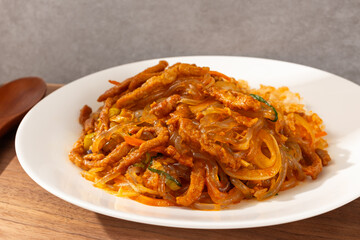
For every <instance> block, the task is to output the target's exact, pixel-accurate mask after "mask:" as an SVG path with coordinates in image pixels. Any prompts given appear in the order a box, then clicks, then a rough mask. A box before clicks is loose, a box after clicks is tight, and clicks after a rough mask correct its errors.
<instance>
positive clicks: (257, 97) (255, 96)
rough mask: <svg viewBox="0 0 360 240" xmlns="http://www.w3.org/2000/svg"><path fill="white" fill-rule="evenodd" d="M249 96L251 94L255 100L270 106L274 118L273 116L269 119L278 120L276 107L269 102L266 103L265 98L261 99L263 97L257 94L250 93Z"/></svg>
mask: <svg viewBox="0 0 360 240" xmlns="http://www.w3.org/2000/svg"><path fill="white" fill-rule="evenodd" d="M250 96H252V97H253V98H254V99H255V100H258V101H259V102H262V103H265V104H266V105H268V106H269V107H271V109H272V110H273V111H274V114H275V118H274V120H271V119H269V120H270V121H272V122H276V121H277V120H278V113H277V111H276V109H275V108H274V107H273V106H272V105H271V104H270V103H268V102H267V101H266V100H265V99H263V98H262V97H260V96H259V95H256V94H250Z"/></svg>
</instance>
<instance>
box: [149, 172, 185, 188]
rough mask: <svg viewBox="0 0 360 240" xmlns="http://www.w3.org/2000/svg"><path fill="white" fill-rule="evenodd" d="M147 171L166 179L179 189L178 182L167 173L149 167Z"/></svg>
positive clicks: (179, 184)
mask: <svg viewBox="0 0 360 240" xmlns="http://www.w3.org/2000/svg"><path fill="white" fill-rule="evenodd" d="M148 169H149V170H150V171H152V172H154V173H157V174H159V175H163V176H165V178H166V179H168V180H171V181H173V182H174V183H175V184H176V185H178V186H179V187H181V183H180V182H179V181H178V180H176V179H175V178H174V177H173V176H171V175H170V174H168V173H167V172H164V171H161V170H159V169H155V168H151V167H148Z"/></svg>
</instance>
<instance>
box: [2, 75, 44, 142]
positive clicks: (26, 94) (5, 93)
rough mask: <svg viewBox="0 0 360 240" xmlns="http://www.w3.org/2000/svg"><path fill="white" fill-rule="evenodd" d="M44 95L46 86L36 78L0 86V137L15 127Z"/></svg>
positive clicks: (23, 79) (27, 78)
mask: <svg viewBox="0 0 360 240" xmlns="http://www.w3.org/2000/svg"><path fill="white" fill-rule="evenodd" d="M45 93H46V84H45V82H44V80H42V79H41V78H37V77H25V78H20V79H17V80H14V81H11V82H9V83H7V84H5V85H3V86H1V87H0V137H2V136H3V135H4V134H5V133H6V132H7V131H9V130H10V129H11V128H13V127H15V126H16V125H17V124H18V123H19V122H20V121H21V119H22V118H23V117H24V115H25V113H26V112H27V111H29V110H30V108H32V107H33V106H34V105H35V104H36V103H37V102H38V101H40V100H41V98H43V97H44V96H45Z"/></svg>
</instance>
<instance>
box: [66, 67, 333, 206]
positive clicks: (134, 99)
mask: <svg viewBox="0 0 360 240" xmlns="http://www.w3.org/2000/svg"><path fill="white" fill-rule="evenodd" d="M110 83H112V84H113V85H114V86H113V87H112V88H110V89H109V90H107V91H106V92H105V93H103V94H102V95H101V96H100V97H99V98H98V101H99V102H103V105H102V107H100V108H99V109H98V110H96V111H94V112H93V111H92V109H91V108H90V107H88V106H84V107H83V108H82V109H81V112H80V118H79V121H80V123H81V124H82V126H83V131H82V134H81V136H80V138H79V140H78V141H77V142H76V143H75V145H74V147H73V149H72V150H71V152H70V154H69V157H70V160H71V161H72V162H73V163H75V164H76V165H77V166H78V167H80V168H81V169H83V170H84V171H83V172H82V174H83V176H84V177H85V178H86V179H88V180H90V181H93V182H94V185H95V186H96V187H99V188H102V189H105V190H106V191H108V192H110V193H112V194H115V195H116V196H121V197H128V198H131V199H134V200H136V201H139V202H141V203H144V204H148V205H153V206H187V207H191V208H195V209H203V210H215V209H221V208H222V207H224V206H226V205H229V204H234V203H238V202H240V201H241V200H243V199H251V198H256V199H258V200H263V199H266V198H269V197H271V196H274V195H276V194H277V193H278V192H279V191H282V190H286V189H288V188H291V187H294V186H295V185H296V184H297V183H298V182H299V181H302V180H304V178H305V177H306V176H310V177H311V178H312V179H316V177H317V176H318V174H319V173H320V172H321V171H322V167H323V166H326V165H327V164H328V162H329V161H330V157H329V155H328V153H327V151H326V150H325V148H326V147H327V142H326V141H325V140H324V139H323V137H324V136H325V135H326V132H325V131H324V126H323V125H322V120H321V119H320V117H319V116H318V115H317V114H316V113H312V112H310V111H306V110H305V109H304V106H303V105H302V104H301V103H300V96H299V95H298V94H295V93H292V92H290V91H289V89H288V88H287V87H281V88H274V87H269V86H260V88H259V89H251V88H250V87H249V86H248V84H247V82H245V81H236V80H235V79H233V78H230V77H228V76H226V75H224V74H222V73H219V72H216V71H211V70H210V69H209V68H207V67H198V66H196V65H190V64H183V63H178V64H175V65H173V66H170V67H168V63H167V62H165V61H160V62H159V64H157V65H156V66H153V67H150V68H148V69H146V70H144V71H143V72H140V73H139V74H137V75H135V76H134V77H131V78H129V79H127V80H125V81H123V82H117V81H112V80H110Z"/></svg>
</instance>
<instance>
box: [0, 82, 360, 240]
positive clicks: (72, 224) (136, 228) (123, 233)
mask: <svg viewBox="0 0 360 240" xmlns="http://www.w3.org/2000/svg"><path fill="white" fill-rule="evenodd" d="M58 87H60V86H59V85H49V87H48V92H51V91H53V90H54V89H56V88H58ZM14 139H15V130H14V131H13V132H10V133H8V134H7V135H5V136H4V137H3V138H2V139H0V143H1V144H0V239H147V240H149V239H196V240H200V239H208V240H211V239H286V240H289V239H292V240H293V239H354V240H355V239H360V198H358V199H356V200H355V201H353V202H351V203H349V204H347V205H345V206H343V207H341V208H339V209H336V210H333V211H331V212H329V213H325V214H322V215H320V216H317V217H313V218H310V219H306V220H302V221H297V222H293V223H288V224H282V225H277V226H271V227H261V228H251V229H232V230H194V229H180V228H167V227H158V226H152V225H146V224H141V223H134V222H129V221H125V220H120V219H116V218H112V217H108V216H104V215H101V214H98V213H94V212H91V211H88V210H85V209H82V208H79V207H77V206H74V205H72V204H70V203H68V202H65V201H63V200H61V199H59V198H57V197H55V196H53V195H52V194H50V193H48V192H47V191H45V190H44V189H42V188H41V187H40V186H38V185H37V184H36V183H35V182H34V181H33V180H32V179H31V178H30V177H28V175H26V173H25V172H24V170H23V169H22V168H21V166H20V164H19V161H18V159H17V158H16V154H15V148H14ZM353 184H354V187H358V185H356V184H358V183H356V184H355V183H353Z"/></svg>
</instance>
